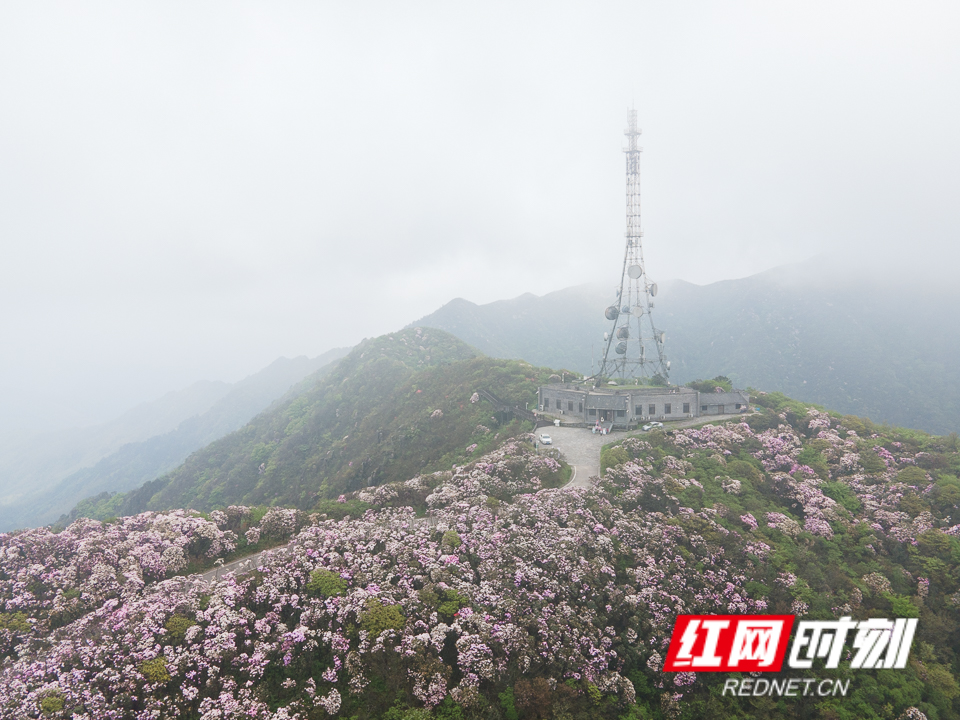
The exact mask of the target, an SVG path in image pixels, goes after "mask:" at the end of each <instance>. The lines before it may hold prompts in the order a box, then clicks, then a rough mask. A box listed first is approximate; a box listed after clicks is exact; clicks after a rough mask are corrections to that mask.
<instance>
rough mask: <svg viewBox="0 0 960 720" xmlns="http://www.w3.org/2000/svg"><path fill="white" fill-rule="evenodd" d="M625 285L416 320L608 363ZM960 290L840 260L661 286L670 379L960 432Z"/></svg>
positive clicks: (540, 353)
mask: <svg viewBox="0 0 960 720" xmlns="http://www.w3.org/2000/svg"><path fill="white" fill-rule="evenodd" d="M613 289H614V282H610V283H607V284H603V285H600V284H590V285H580V286H575V287H571V288H567V289H565V290H560V291H557V292H553V293H549V294H546V295H543V296H540V297H538V296H535V295H532V294H525V295H521V296H519V297H517V298H514V299H512V300H501V301H498V302H493V303H489V304H486V305H476V304H474V303H471V302H469V301H466V300H463V299H462V298H459V299H456V300H453V301H451V302H449V303H447V304H446V305H444V306H443V307H442V308H440V309H439V310H437V311H436V312H434V313H432V314H430V315H427V316H426V317H424V318H421V319H420V320H418V321H417V323H416V324H418V325H423V326H426V327H436V328H439V329H442V330H447V331H448V332H451V333H453V334H454V335H456V336H457V337H460V338H461V339H463V340H464V341H466V342H468V343H470V344H472V345H474V346H475V347H477V348H479V349H480V350H482V351H483V352H485V353H488V354H490V355H493V356H495V357H508V358H523V359H525V360H527V361H529V362H532V363H536V364H542V365H549V366H553V367H566V368H569V369H571V370H575V371H578V372H581V373H584V374H590V373H591V372H592V371H593V369H595V368H599V359H600V355H601V353H602V351H603V345H602V337H603V333H604V331H605V330H609V323H608V322H607V321H605V320H604V318H603V309H604V308H605V307H606V306H607V305H609V304H610V302H611V301H612V300H613V298H614V294H613ZM958 307H960V290H958V289H957V288H953V287H945V286H933V287H924V286H923V285H921V284H919V283H916V282H902V281H899V280H898V279H897V278H896V277H883V276H871V275H866V274H863V273H861V274H852V273H850V272H849V271H847V270H846V269H845V266H844V265H838V264H836V263H835V262H834V260H833V259H832V258H817V259H815V260H812V261H809V262H807V263H803V264H800V265H790V266H784V267H779V268H776V269H774V270H770V271H767V272H764V273H759V274H757V275H753V276H751V277H747V278H742V279H739V280H725V281H722V282H717V283H711V284H708V285H695V284H693V283H689V282H684V281H679V280H676V281H671V282H667V283H663V284H662V285H661V290H660V293H659V295H658V296H657V299H656V308H655V310H654V313H655V320H656V322H657V326H658V327H659V328H660V329H662V330H664V331H665V332H666V333H667V343H666V352H667V356H668V358H669V359H670V360H671V362H672V370H671V378H670V379H671V380H672V381H673V382H678V383H684V382H688V381H690V380H695V379H701V378H712V377H715V376H717V375H726V376H728V377H730V378H731V379H732V380H733V381H734V382H735V383H736V384H738V385H740V386H741V387H747V386H752V387H754V388H757V389H759V390H767V391H774V390H777V391H782V392H784V393H786V394H788V395H790V396H791V397H796V398H797V399H800V400H803V401H807V402H814V403H819V404H822V405H825V406H827V407H830V408H831V409H835V410H839V411H841V412H846V413H851V414H856V415H862V416H868V417H870V418H872V419H873V420H875V421H878V422H889V423H892V424H896V425H902V426H907V427H915V428H922V429H925V430H928V431H930V432H935V433H950V432H957V431H958V430H960V365H958V363H957V362H956V358H958V357H960V324H958V323H957V322H956V320H955V312H956V310H957V308H958Z"/></svg>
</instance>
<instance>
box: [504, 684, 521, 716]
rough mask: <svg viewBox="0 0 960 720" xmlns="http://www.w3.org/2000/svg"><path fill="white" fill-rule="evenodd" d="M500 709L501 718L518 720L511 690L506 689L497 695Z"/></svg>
mask: <svg viewBox="0 0 960 720" xmlns="http://www.w3.org/2000/svg"><path fill="white" fill-rule="evenodd" d="M499 697H500V707H502V708H503V716H504V717H505V718H506V720H520V714H519V713H518V712H517V704H516V700H515V699H514V697H513V688H507V689H506V690H504V691H503V692H502V693H500V695H499Z"/></svg>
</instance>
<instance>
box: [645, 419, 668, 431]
mask: <svg viewBox="0 0 960 720" xmlns="http://www.w3.org/2000/svg"><path fill="white" fill-rule="evenodd" d="M662 427H663V423H662V422H656V421H654V422H648V423H647V424H646V425H644V426H643V431H644V432H649V431H650V430H653V429H654V428H662Z"/></svg>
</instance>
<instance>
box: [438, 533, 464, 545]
mask: <svg viewBox="0 0 960 720" xmlns="http://www.w3.org/2000/svg"><path fill="white" fill-rule="evenodd" d="M462 542H463V541H462V540H460V536H459V535H458V534H457V531H456V530H447V531H446V532H445V533H444V534H443V540H441V541H440V544H441V545H445V546H447V547H449V548H451V549H453V550H456V549H457V548H458V547H460V545H461V544H462Z"/></svg>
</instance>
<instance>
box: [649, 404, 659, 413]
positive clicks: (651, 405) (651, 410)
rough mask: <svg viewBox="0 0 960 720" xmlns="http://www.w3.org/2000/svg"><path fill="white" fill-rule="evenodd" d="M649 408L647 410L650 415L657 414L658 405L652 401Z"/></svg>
mask: <svg viewBox="0 0 960 720" xmlns="http://www.w3.org/2000/svg"><path fill="white" fill-rule="evenodd" d="M647 410H648V412H647V414H648V415H656V414H657V406H656V405H654V404H653V403H650V405H649V406H648V408H647Z"/></svg>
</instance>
